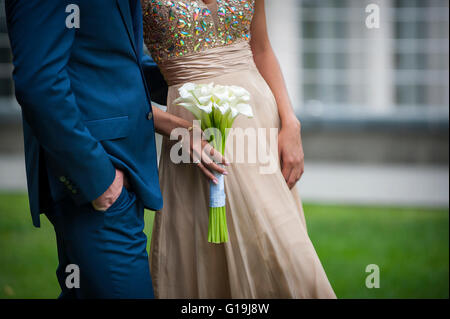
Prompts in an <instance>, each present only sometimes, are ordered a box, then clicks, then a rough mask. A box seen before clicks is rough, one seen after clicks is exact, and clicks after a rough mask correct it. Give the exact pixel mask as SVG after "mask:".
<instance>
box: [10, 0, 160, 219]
mask: <svg viewBox="0 0 450 319" xmlns="http://www.w3.org/2000/svg"><path fill="white" fill-rule="evenodd" d="M70 4H76V5H78V7H79V9H80V28H67V26H66V18H67V17H68V16H69V15H70V13H71V12H66V7H67V6H68V5H70ZM6 15H7V25H8V32H9V37H10V41H11V47H12V52H13V63H14V72H13V77H14V83H15V90H16V98H17V100H18V102H19V104H20V105H21V107H22V114H23V126H24V137H25V157H26V171H27V180H28V193H29V200H30V209H31V214H32V218H33V223H34V225H35V226H39V214H40V213H43V212H45V210H46V209H47V208H48V207H50V206H51V205H52V203H54V202H56V201H59V200H62V199H66V198H67V197H71V198H72V199H73V201H74V203H76V204H78V205H83V204H87V203H89V202H90V201H92V200H94V199H96V198H97V197H99V196H100V195H101V194H103V192H104V191H105V190H106V189H107V188H108V187H109V186H110V185H111V183H112V182H113V180H114V176H115V167H117V168H119V169H122V170H124V171H125V172H126V173H127V174H128V177H129V179H130V182H131V185H132V186H133V190H134V191H135V193H136V194H137V196H138V197H139V198H140V199H141V200H142V201H143V202H144V204H145V206H146V207H147V208H150V209H160V208H161V207H162V197H161V192H160V188H159V181H158V172H157V158H156V148H155V134H154V125H153V119H152V117H151V116H148V115H149V114H151V102H150V101H151V98H150V92H149V90H148V88H147V83H148V85H149V86H151V87H152V97H153V99H154V100H155V101H157V102H160V103H164V99H165V97H166V86H165V82H164V80H163V78H162V76H161V74H160V73H159V70H158V69H157V67H156V65H155V63H154V62H153V61H152V60H151V59H150V58H149V57H148V56H145V55H144V54H143V43H142V42H143V41H142V12H141V8H140V3H139V0H95V1H93V0H6Z"/></svg>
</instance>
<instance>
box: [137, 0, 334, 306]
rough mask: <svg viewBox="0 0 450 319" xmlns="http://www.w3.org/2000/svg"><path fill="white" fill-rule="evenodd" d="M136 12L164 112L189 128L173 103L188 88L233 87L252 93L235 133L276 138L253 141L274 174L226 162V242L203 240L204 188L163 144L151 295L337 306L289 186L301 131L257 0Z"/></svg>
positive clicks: (174, 4)
mask: <svg viewBox="0 0 450 319" xmlns="http://www.w3.org/2000/svg"><path fill="white" fill-rule="evenodd" d="M281 2H282V1H280V5H282V3H281ZM142 6H143V12H144V38H145V42H146V45H147V47H148V49H149V51H150V53H151V54H152V57H153V59H154V60H155V62H156V63H158V65H159V67H160V69H161V71H162V73H163V75H164V77H165V79H166V81H167V82H168V84H169V93H168V102H167V104H168V109H167V111H168V112H169V113H172V114H174V115H176V116H179V117H182V118H184V119H187V120H189V121H192V120H193V116H192V115H191V114H190V113H189V112H188V111H186V110H185V109H183V108H182V107H180V106H177V105H174V103H173V101H174V100H175V99H176V98H177V97H178V88H179V87H180V86H181V85H182V84H184V83H186V82H194V83H211V82H213V83H214V84H221V85H237V86H241V87H243V88H245V89H247V90H248V91H249V92H250V93H251V98H252V99H251V106H252V108H253V113H254V117H253V118H250V119H249V118H245V117H238V118H237V119H236V121H235V123H234V125H233V128H236V127H238V128H267V129H270V128H277V129H278V130H279V134H278V143H279V145H278V144H277V141H275V145H273V144H274V143H270V139H269V136H268V135H267V139H262V140H261V139H258V140H257V144H258V145H257V146H258V147H261V144H266V145H262V146H264V147H265V146H267V149H268V150H270V153H269V154H270V156H271V157H272V160H274V161H275V162H276V163H277V167H276V169H275V172H274V173H271V174H262V173H261V166H264V165H267V164H264V165H263V164H260V163H258V162H257V163H240V162H239V163H235V162H232V161H231V165H230V166H229V167H227V168H226V169H227V171H228V173H229V174H228V176H226V177H225V192H226V196H227V197H226V210H227V221H228V229H229V241H228V242H227V243H225V244H211V243H209V242H208V203H209V181H208V180H207V179H206V178H205V177H204V176H203V175H202V173H201V172H200V170H199V169H198V168H197V167H195V164H174V163H173V162H172V161H171V159H170V147H171V146H172V145H173V143H174V142H173V141H170V140H169V139H168V138H164V140H163V145H162V154H161V160H160V168H159V174H160V183H161V189H162V192H163V199H164V208H163V209H162V211H160V212H157V213H156V217H155V223H154V230H153V236H152V242H151V254H150V265H151V273H152V277H153V285H154V290H155V296H156V297H157V298H335V294H334V292H333V289H332V288H331V286H330V283H329V282H328V279H327V277H326V274H325V272H324V270H323V267H322V265H321V263H320V261H319V258H318V256H317V254H316V252H315V250H314V247H313V245H312V243H311V241H310V239H309V237H308V234H307V231H306V224H305V219H304V215H303V210H302V204H301V201H300V198H299V196H298V192H297V189H296V187H295V186H294V185H295V183H296V181H297V180H298V179H299V178H300V176H301V173H302V150H301V140H300V132H299V128H298V129H297V130H296V129H295V127H296V126H295V125H293V126H290V125H288V122H289V121H291V122H292V123H295V122H296V119H295V117H294V115H293V111H292V109H291V106H290V103H289V100H288V98H287V93H286V88H285V85H284V82H283V79H282V76H281V72H280V70H279V67H278V64H277V62H276V60H275V58H274V56H273V52H272V50H271V49H270V44H268V40H267V33H266V26H265V13H264V0H228V1H225V0H212V1H211V0H210V1H207V0H204V1H201V0H195V1H188V0H178V1H174V0H142ZM261 52H263V53H261ZM266 53H268V54H266ZM268 84H269V85H270V86H269V85H268ZM272 92H274V93H272ZM288 119H289V120H288ZM294 119H295V120H294ZM297 123H298V122H297ZM297 125H298V124H297ZM292 127H294V128H292ZM231 148H232V147H229V146H228V142H227V151H226V153H225V157H232V156H234V155H233V154H230V153H229V152H231ZM249 149H251V147H250V148H249ZM246 152H247V151H246ZM279 152H280V154H281V159H279V157H280V155H279ZM246 155H247V154H246ZM291 158H294V160H291ZM280 161H281V164H280ZM293 186H294V187H293ZM290 187H292V188H291V189H290Z"/></svg>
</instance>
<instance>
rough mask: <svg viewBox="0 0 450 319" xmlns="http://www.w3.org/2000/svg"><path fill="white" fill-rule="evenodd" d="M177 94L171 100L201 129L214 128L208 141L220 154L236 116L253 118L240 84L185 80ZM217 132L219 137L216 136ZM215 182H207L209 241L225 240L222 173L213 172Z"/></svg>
mask: <svg viewBox="0 0 450 319" xmlns="http://www.w3.org/2000/svg"><path fill="white" fill-rule="evenodd" d="M178 92H179V94H180V97H179V98H177V99H176V100H175V101H174V103H175V104H177V105H179V106H182V107H184V108H186V109H187V110H188V111H190V112H191V113H192V114H193V115H194V117H195V118H196V119H197V120H199V121H201V128H202V130H206V129H216V130H213V131H212V132H214V131H217V133H216V134H214V133H212V134H211V140H210V141H209V142H210V143H211V144H212V145H213V147H214V148H215V149H217V150H218V151H220V152H221V153H222V155H224V153H225V142H226V134H227V129H229V128H231V127H232V125H233V122H234V120H235V119H236V117H237V116H238V115H240V114H241V115H244V116H247V117H253V111H252V107H251V106H250V104H249V102H250V93H249V92H248V91H247V90H245V89H244V88H242V87H239V86H233V85H232V86H224V85H214V83H209V84H194V83H186V84H184V85H183V86H182V87H180V88H179V89H178ZM219 135H220V136H219ZM216 177H217V179H218V181H219V183H218V185H216V184H214V183H212V182H211V183H210V205H209V206H210V209H209V228H208V241H209V242H211V243H223V242H227V241H228V228H227V222H226V210H225V187H224V179H223V176H222V175H218V174H216Z"/></svg>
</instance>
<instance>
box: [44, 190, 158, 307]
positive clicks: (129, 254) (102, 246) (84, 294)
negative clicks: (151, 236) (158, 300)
mask: <svg viewBox="0 0 450 319" xmlns="http://www.w3.org/2000/svg"><path fill="white" fill-rule="evenodd" d="M46 215H47V218H48V219H49V220H50V222H51V223H52V224H53V226H54V229H55V232H56V239H57V245H58V258H59V266H58V269H57V272H56V273H57V277H58V281H59V284H60V286H61V290H62V292H61V295H60V298H77V299H78V298H83V299H84V298H102V299H110V298H111V299H116V298H121V299H147V298H153V297H154V295H153V288H152V281H151V277H150V270H149V263H148V254H147V249H146V246H147V237H146V235H145V234H144V232H143V230H144V205H143V203H142V202H141V201H140V200H139V199H138V198H137V197H136V195H135V194H134V193H133V192H132V191H130V190H128V189H127V188H125V187H124V188H123V190H122V193H121V194H120V197H119V198H118V199H117V200H116V202H115V203H114V204H113V205H112V206H111V207H110V208H109V209H108V210H107V211H105V212H99V211H96V210H94V208H93V207H92V206H91V205H90V204H86V205H84V206H76V205H75V204H74V203H73V202H72V201H71V200H65V201H60V202H58V203H56V204H54V206H53V207H52V208H51V209H50V211H49V212H48V213H46ZM69 265H76V266H77V267H78V269H79V279H80V280H79V288H74V287H72V286H73V285H70V284H69V285H67V283H66V281H67V279H68V276H70V275H72V274H73V273H72V272H71V271H70V270H71V269H73V268H71V267H68V266H69ZM72 267H73V266H72ZM68 270H69V271H68ZM69 281H70V280H69ZM68 286H69V287H68Z"/></svg>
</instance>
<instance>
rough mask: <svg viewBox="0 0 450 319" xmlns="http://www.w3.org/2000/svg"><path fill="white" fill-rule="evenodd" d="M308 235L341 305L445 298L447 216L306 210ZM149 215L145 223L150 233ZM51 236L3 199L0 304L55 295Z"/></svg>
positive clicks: (15, 199) (23, 206) (20, 205)
mask: <svg viewBox="0 0 450 319" xmlns="http://www.w3.org/2000/svg"><path fill="white" fill-rule="evenodd" d="M305 211H306V218H307V222H308V231H309V234H310V236H311V239H312V241H313V243H314V245H315V247H316V250H317V253H318V254H319V256H320V258H321V260H322V263H323V265H324V267H325V270H326V272H327V274H328V277H329V279H330V282H331V284H332V285H333V287H334V289H335V291H336V294H337V296H338V297H339V298H448V297H449V287H448V282H449V281H448V280H449V278H448V273H449V233H448V231H449V219H448V218H449V212H448V210H447V209H443V210H432V209H414V208H385V207H354V206H350V207H346V206H325V205H315V204H305ZM152 217H153V216H152V214H151V213H148V214H147V217H146V221H147V223H146V225H147V226H146V232H147V234H148V235H150V233H151V228H152V222H153V220H152ZM369 264H377V265H378V266H379V268H380V288H378V289H368V288H366V287H365V278H366V276H367V275H368V274H367V273H365V268H366V266H367V265H369ZM56 265H57V256H56V243H55V236H54V233H53V229H52V227H51V225H50V223H49V222H48V221H47V220H46V218H42V227H41V229H36V228H34V227H33V226H32V224H31V218H30V216H29V212H28V202H27V198H26V196H25V195H22V194H3V195H1V194H0V298H55V297H56V296H57V295H58V293H59V288H58V284H57V281H56V276H55V269H56Z"/></svg>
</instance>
